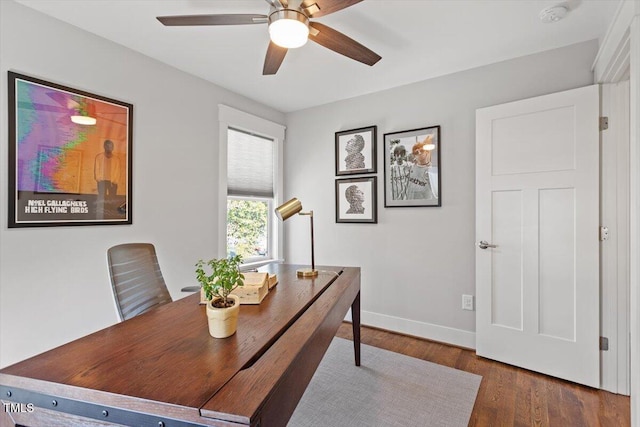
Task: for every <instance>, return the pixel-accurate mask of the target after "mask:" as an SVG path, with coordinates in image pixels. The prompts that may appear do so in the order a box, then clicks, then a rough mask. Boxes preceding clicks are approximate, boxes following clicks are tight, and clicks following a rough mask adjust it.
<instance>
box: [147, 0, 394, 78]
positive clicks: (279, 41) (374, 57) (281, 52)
mask: <svg viewBox="0 0 640 427" xmlns="http://www.w3.org/2000/svg"><path fill="white" fill-rule="evenodd" d="M265 1H266V2H267V3H269V5H270V6H271V7H270V10H269V14H268V15H257V14H215V15H183V16H158V17H157V19H158V21H160V22H161V23H162V24H164V25H166V26H194V25H245V24H268V25H269V36H270V38H271V41H270V42H269V47H268V48H267V55H266V57H265V60H264V67H263V69H262V74H263V75H271V74H275V73H276V72H277V71H278V69H279V68H280V65H281V64H282V61H283V60H284V57H285V55H286V54H287V50H288V49H293V48H297V47H300V46H302V45H304V44H305V43H306V42H307V39H311V40H313V41H314V42H316V43H318V44H319V45H321V46H324V47H326V48H327V49H331V50H333V51H334V52H337V53H339V54H341V55H344V56H346V57H349V58H351V59H354V60H356V61H359V62H362V63H363V64H367V65H373V64H375V63H376V62H378V61H379V60H380V59H381V56H380V55H378V54H377V53H375V52H373V51H372V50H370V49H368V48H366V47H365V46H363V45H361V44H360V43H358V42H357V41H355V40H353V39H351V38H349V37H347V36H345V35H344V34H342V33H341V32H339V31H336V30H334V29H332V28H331V27H328V26H326V25H323V24H320V23H318V22H311V21H310V18H319V17H321V16H326V15H328V14H330V13H333V12H337V11H339V10H342V9H345V8H347V7H349V6H353V5H354V4H356V3H360V2H361V1H363V0H265Z"/></svg>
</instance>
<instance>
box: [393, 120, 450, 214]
mask: <svg viewBox="0 0 640 427" xmlns="http://www.w3.org/2000/svg"><path fill="white" fill-rule="evenodd" d="M440 142H441V140H440V126H431V127H426V128H421V129H413V130H406V131H401V132H394V133H387V134H385V135H384V206H385V207H403V206H441V201H442V194H441V192H440V187H441V180H440V172H441V170H440V157H441V149H440Z"/></svg>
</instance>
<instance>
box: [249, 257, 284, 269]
mask: <svg viewBox="0 0 640 427" xmlns="http://www.w3.org/2000/svg"><path fill="white" fill-rule="evenodd" d="M281 262H284V260H283V259H272V258H269V259H261V260H259V261H252V262H247V263H244V264H242V265H241V266H240V271H250V270H255V269H257V268H258V267H262V266H264V265H267V264H273V263H281Z"/></svg>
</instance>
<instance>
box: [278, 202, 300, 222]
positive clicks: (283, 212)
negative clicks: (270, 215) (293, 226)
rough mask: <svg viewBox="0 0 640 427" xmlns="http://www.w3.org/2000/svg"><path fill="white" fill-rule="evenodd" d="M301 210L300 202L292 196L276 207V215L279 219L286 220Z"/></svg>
mask: <svg viewBox="0 0 640 427" xmlns="http://www.w3.org/2000/svg"><path fill="white" fill-rule="evenodd" d="M301 210H302V202H301V201H300V200H298V199H296V198H295V197H294V198H293V199H291V200H289V201H288V202H285V203H283V204H282V205H280V206H278V207H277V208H276V215H277V216H278V218H279V219H280V220H282V221H286V220H287V219H289V218H291V217H292V216H293V215H295V214H297V213H298V212H300V211H301Z"/></svg>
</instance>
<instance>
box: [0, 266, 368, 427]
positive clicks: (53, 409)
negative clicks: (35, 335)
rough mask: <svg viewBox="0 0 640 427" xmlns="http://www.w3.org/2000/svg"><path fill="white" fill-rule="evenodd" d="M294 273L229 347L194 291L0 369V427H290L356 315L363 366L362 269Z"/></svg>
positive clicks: (242, 324) (246, 320) (245, 314)
mask: <svg viewBox="0 0 640 427" xmlns="http://www.w3.org/2000/svg"><path fill="white" fill-rule="evenodd" d="M299 267H300V266H294V265H286V264H277V265H272V266H269V267H268V268H265V269H261V271H269V272H273V273H276V274H277V275H278V279H279V283H278V285H277V286H276V287H275V288H273V289H272V290H271V291H270V292H269V295H267V297H266V298H265V299H264V300H263V301H262V303H261V304H259V305H243V306H241V307H240V318H239V320H238V331H237V332H236V334H235V335H233V336H231V337H229V338H225V339H215V338H211V336H210V335H209V332H208V329H207V320H206V314H205V308H204V306H201V305H198V298H199V295H198V294H194V295H191V296H189V297H186V298H183V299H181V300H178V301H175V302H173V303H171V304H167V305H164V306H162V307H159V308H157V309H155V310H152V311H150V312H148V313H145V314H143V315H141V316H138V317H135V318H133V319H130V320H128V321H125V322H122V323H119V324H116V325H114V326H111V327H109V328H106V329H103V330H101V331H98V332H96V333H94V334H91V335H88V336H86V337H83V338H80V339H78V340H76V341H73V342H71V343H68V344H65V345H63V346H61V347H58V348H55V349H53V350H50V351H48V352H45V353H42V354H40V355H38V356H35V357H32V358H30V359H27V360H25V361H22V362H19V363H17V364H15V365H12V366H9V367H7V368H4V369H2V370H0V399H1V400H2V402H3V406H2V407H0V426H2V427H4V426H14V425H16V424H18V425H25V426H34V427H35V426H46V427H52V426H56V425H59V426H65V427H69V426H106V425H111V426H112V425H136V426H153V427H158V426H160V427H163V426H164V427H171V426H175V427H189V426H232V425H233V426H238V425H250V426H263V427H272V426H284V425H286V424H287V422H288V420H289V418H290V417H291V414H292V413H293V411H294V410H295V407H296V405H297V404H298V401H299V400H300V398H301V397H302V394H303V393H304V390H305V389H306V387H307V385H308V383H309V381H310V380H311V377H312V376H313V374H314V372H315V370H316V368H317V366H318V364H319V363H320V360H321V359H322V357H323V356H324V353H325V351H326V349H327V347H328V346H329V344H330V342H331V340H332V339H333V336H334V335H335V332H336V331H337V329H338V326H339V325H340V323H341V322H342V320H343V318H344V316H345V315H346V313H347V311H348V310H349V308H351V309H352V320H353V334H354V351H355V359H356V365H359V364H360V268H356V267H319V268H318V269H319V270H320V274H319V276H318V277H316V278H313V279H311V278H297V277H296V272H295V271H296V269H297V268H299ZM78 321H81V319H79V320H78Z"/></svg>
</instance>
